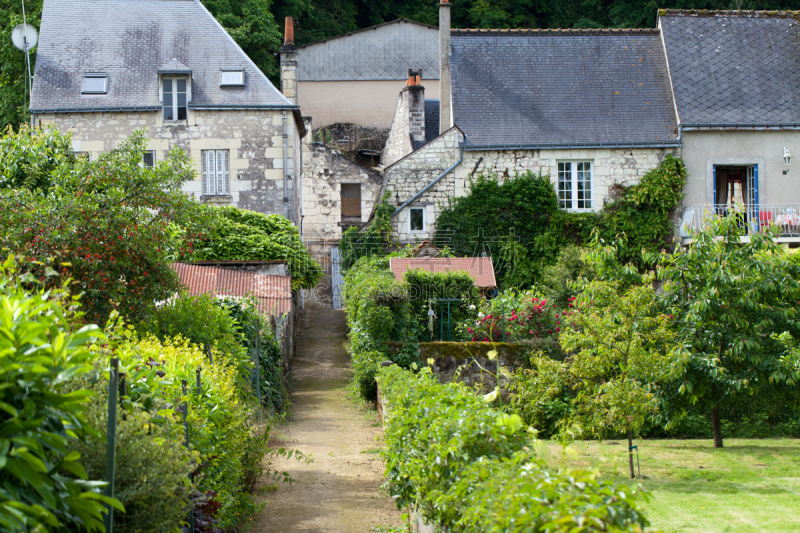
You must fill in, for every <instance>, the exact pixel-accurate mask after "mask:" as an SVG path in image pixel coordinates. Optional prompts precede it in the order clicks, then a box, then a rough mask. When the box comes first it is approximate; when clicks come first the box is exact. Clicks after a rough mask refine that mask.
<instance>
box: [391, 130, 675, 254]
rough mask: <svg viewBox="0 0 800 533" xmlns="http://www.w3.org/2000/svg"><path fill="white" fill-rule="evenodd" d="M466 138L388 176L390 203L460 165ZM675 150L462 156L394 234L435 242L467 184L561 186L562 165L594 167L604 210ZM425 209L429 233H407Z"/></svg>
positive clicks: (410, 159)
mask: <svg viewBox="0 0 800 533" xmlns="http://www.w3.org/2000/svg"><path fill="white" fill-rule="evenodd" d="M462 140H463V136H462V135H461V133H460V132H459V131H458V130H457V129H451V130H450V132H448V133H446V134H445V135H444V136H442V137H440V138H439V139H437V140H436V141H433V142H431V143H430V144H428V145H425V146H423V147H422V148H420V149H419V150H417V151H415V152H413V153H412V154H410V155H409V156H407V157H405V158H403V159H402V160H400V161H398V162H397V163H395V164H394V165H392V166H391V167H389V168H387V169H386V171H385V175H386V179H385V184H386V185H385V187H386V188H387V189H388V190H390V191H391V193H392V198H395V195H396V194H399V197H400V202H399V203H398V205H400V204H402V203H404V202H405V201H406V200H408V199H409V198H411V197H412V196H413V195H414V194H416V193H417V192H418V191H419V190H421V189H422V188H423V187H424V186H425V185H427V184H428V183H430V182H431V181H432V180H433V179H435V178H436V177H437V176H438V175H439V174H440V173H441V172H442V171H444V170H445V169H446V168H448V167H449V166H450V165H452V164H453V163H455V162H456V161H457V160H458V145H459V143H460V142H461V141H462ZM675 151H676V149H674V148H614V149H609V148H604V149H575V150H509V151H484V152H467V151H465V152H464V160H463V162H462V163H461V164H460V165H458V166H457V167H456V168H455V170H454V171H452V172H450V173H449V174H448V175H447V176H445V177H444V178H442V179H441V180H440V181H439V182H438V183H437V184H436V185H434V186H433V187H432V188H431V189H429V190H428V191H426V192H425V194H423V195H422V196H421V197H420V198H418V199H417V200H415V201H414V203H413V204H411V205H410V206H408V207H406V208H404V209H403V210H402V211H401V212H400V213H398V214H397V215H396V216H395V218H394V220H393V228H394V231H395V232H396V234H397V235H398V237H399V238H400V240H401V241H402V242H414V241H421V240H425V239H430V238H432V237H433V234H434V232H435V221H436V218H437V217H438V216H439V213H440V211H441V206H442V205H446V204H447V198H453V197H458V196H464V195H466V193H467V189H468V184H469V180H470V178H471V177H473V176H475V175H478V174H480V173H498V174H501V175H508V176H511V177H513V176H514V175H515V174H516V173H518V172H519V173H521V172H525V171H527V170H530V171H532V172H542V174H544V175H549V176H550V181H551V182H552V183H553V186H554V187H555V186H557V180H558V162H559V161H591V162H592V166H593V198H594V202H593V207H594V209H595V210H600V209H601V208H602V207H603V204H604V202H605V199H606V197H607V196H608V193H609V189H610V188H611V187H612V186H613V185H614V184H622V185H633V184H635V183H638V182H639V180H640V179H641V177H642V176H643V175H644V174H645V173H646V172H647V171H649V170H651V169H653V168H655V167H657V166H658V164H659V163H660V162H661V160H662V159H664V157H665V156H666V155H667V154H674V153H675ZM413 207H424V208H425V228H424V231H422V232H411V231H410V230H409V209H410V208H413Z"/></svg>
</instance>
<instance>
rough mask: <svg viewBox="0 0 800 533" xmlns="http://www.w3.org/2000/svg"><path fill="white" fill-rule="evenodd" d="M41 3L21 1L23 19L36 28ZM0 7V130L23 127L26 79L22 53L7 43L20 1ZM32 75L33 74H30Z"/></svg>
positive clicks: (18, 20)
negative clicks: (23, 6)
mask: <svg viewBox="0 0 800 533" xmlns="http://www.w3.org/2000/svg"><path fill="white" fill-rule="evenodd" d="M42 1H43V0H26V1H25V20H26V21H27V22H28V24H31V25H32V26H34V27H35V28H37V29H38V28H39V20H40V19H41V16H42ZM1 6H2V7H0V128H2V129H5V127H6V126H8V125H12V126H13V127H14V128H18V127H19V126H20V125H22V124H27V123H28V120H29V116H30V115H29V114H28V102H29V99H28V80H27V79H26V67H25V54H24V53H23V52H22V51H20V50H18V49H17V48H16V47H15V46H14V45H13V43H12V42H11V31H12V30H13V29H14V27H15V26H17V25H18V24H22V20H23V19H22V1H18V2H3V4H1ZM30 55H31V69H33V67H34V65H35V63H36V49H33V50H31V53H30ZM31 74H33V72H31Z"/></svg>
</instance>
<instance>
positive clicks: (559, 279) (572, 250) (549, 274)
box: [537, 245, 595, 309]
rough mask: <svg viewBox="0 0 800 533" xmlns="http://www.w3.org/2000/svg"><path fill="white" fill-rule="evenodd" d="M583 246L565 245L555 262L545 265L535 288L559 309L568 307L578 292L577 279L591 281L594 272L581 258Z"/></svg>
mask: <svg viewBox="0 0 800 533" xmlns="http://www.w3.org/2000/svg"><path fill="white" fill-rule="evenodd" d="M583 253H584V248H581V247H579V246H575V245H569V246H565V247H564V248H562V249H561V251H560V252H558V259H557V260H556V262H555V264H553V265H550V266H547V267H545V268H544V271H543V272H542V278H541V281H540V283H539V285H537V288H538V289H539V290H541V291H542V294H543V295H544V296H545V297H546V298H547V300H548V301H549V302H551V303H552V304H553V305H555V306H556V307H557V308H559V309H567V308H569V306H570V305H569V304H570V303H571V302H572V301H573V300H574V299H575V298H576V297H577V296H578V294H579V293H580V286H579V285H577V284H576V282H578V281H579V280H585V281H592V280H593V279H594V278H595V273H594V270H593V269H592V267H590V266H589V265H588V264H587V263H586V261H585V260H584V259H583Z"/></svg>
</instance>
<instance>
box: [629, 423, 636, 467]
mask: <svg viewBox="0 0 800 533" xmlns="http://www.w3.org/2000/svg"><path fill="white" fill-rule="evenodd" d="M628 463H630V465H631V479H633V478H635V477H636V472H635V471H634V470H633V431H632V430H630V429H629V430H628Z"/></svg>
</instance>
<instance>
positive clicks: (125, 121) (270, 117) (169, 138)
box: [36, 108, 300, 221]
mask: <svg viewBox="0 0 800 533" xmlns="http://www.w3.org/2000/svg"><path fill="white" fill-rule="evenodd" d="M284 117H285V118H284ZM36 118H37V121H41V124H48V123H53V124H55V126H56V127H57V128H58V129H59V130H60V131H72V138H73V141H72V147H73V150H74V151H76V152H88V153H89V154H91V157H92V159H95V158H97V157H99V156H100V154H102V153H103V152H108V151H110V150H113V149H114V148H115V147H116V146H117V145H118V144H119V143H121V142H123V141H124V140H125V139H127V138H128V137H129V136H130V135H131V134H132V133H133V132H134V131H135V130H144V131H145V137H146V138H147V149H149V150H153V151H154V152H155V161H156V163H158V162H159V161H164V159H165V158H166V156H167V154H168V153H169V151H170V150H172V149H173V148H175V147H179V148H181V149H183V150H184V151H186V153H187V154H188V155H189V156H190V157H191V159H192V165H193V167H194V170H195V179H193V180H192V181H189V182H187V183H185V184H184V190H185V191H186V192H187V193H189V194H190V195H191V196H193V197H194V198H197V199H198V200H199V201H201V202H208V203H213V204H222V205H234V206H236V207H240V208H243V209H249V210H252V211H257V212H260V213H265V214H280V215H283V214H284V207H283V203H284V202H283V198H284V194H283V192H284V191H283V166H284V165H283V161H284V154H283V124H284V120H285V121H286V125H287V135H288V137H287V144H288V149H287V154H286V160H287V167H288V175H289V179H288V180H287V183H288V187H287V189H288V190H287V195H286V196H287V198H288V199H289V219H290V220H292V221H296V213H297V211H298V207H299V205H298V201H299V198H298V197H297V195H296V194H295V186H294V184H295V183H296V181H297V180H296V179H295V178H298V177H299V176H295V163H294V161H295V154H298V155H299V153H300V137H299V135H298V130H297V128H296V127H295V123H294V120H295V119H294V115H293V114H292V112H291V111H280V110H227V111H217V110H195V109H191V108H190V109H189V111H188V120H186V121H185V122H182V123H179V124H175V123H170V122H165V121H164V120H163V119H162V113H161V111H151V112H103V113H57V114H40V115H37V117H36ZM203 150H229V154H230V195H229V196H203V191H202V182H201V177H202V174H201V152H202V151H203ZM298 168H299V165H298Z"/></svg>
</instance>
